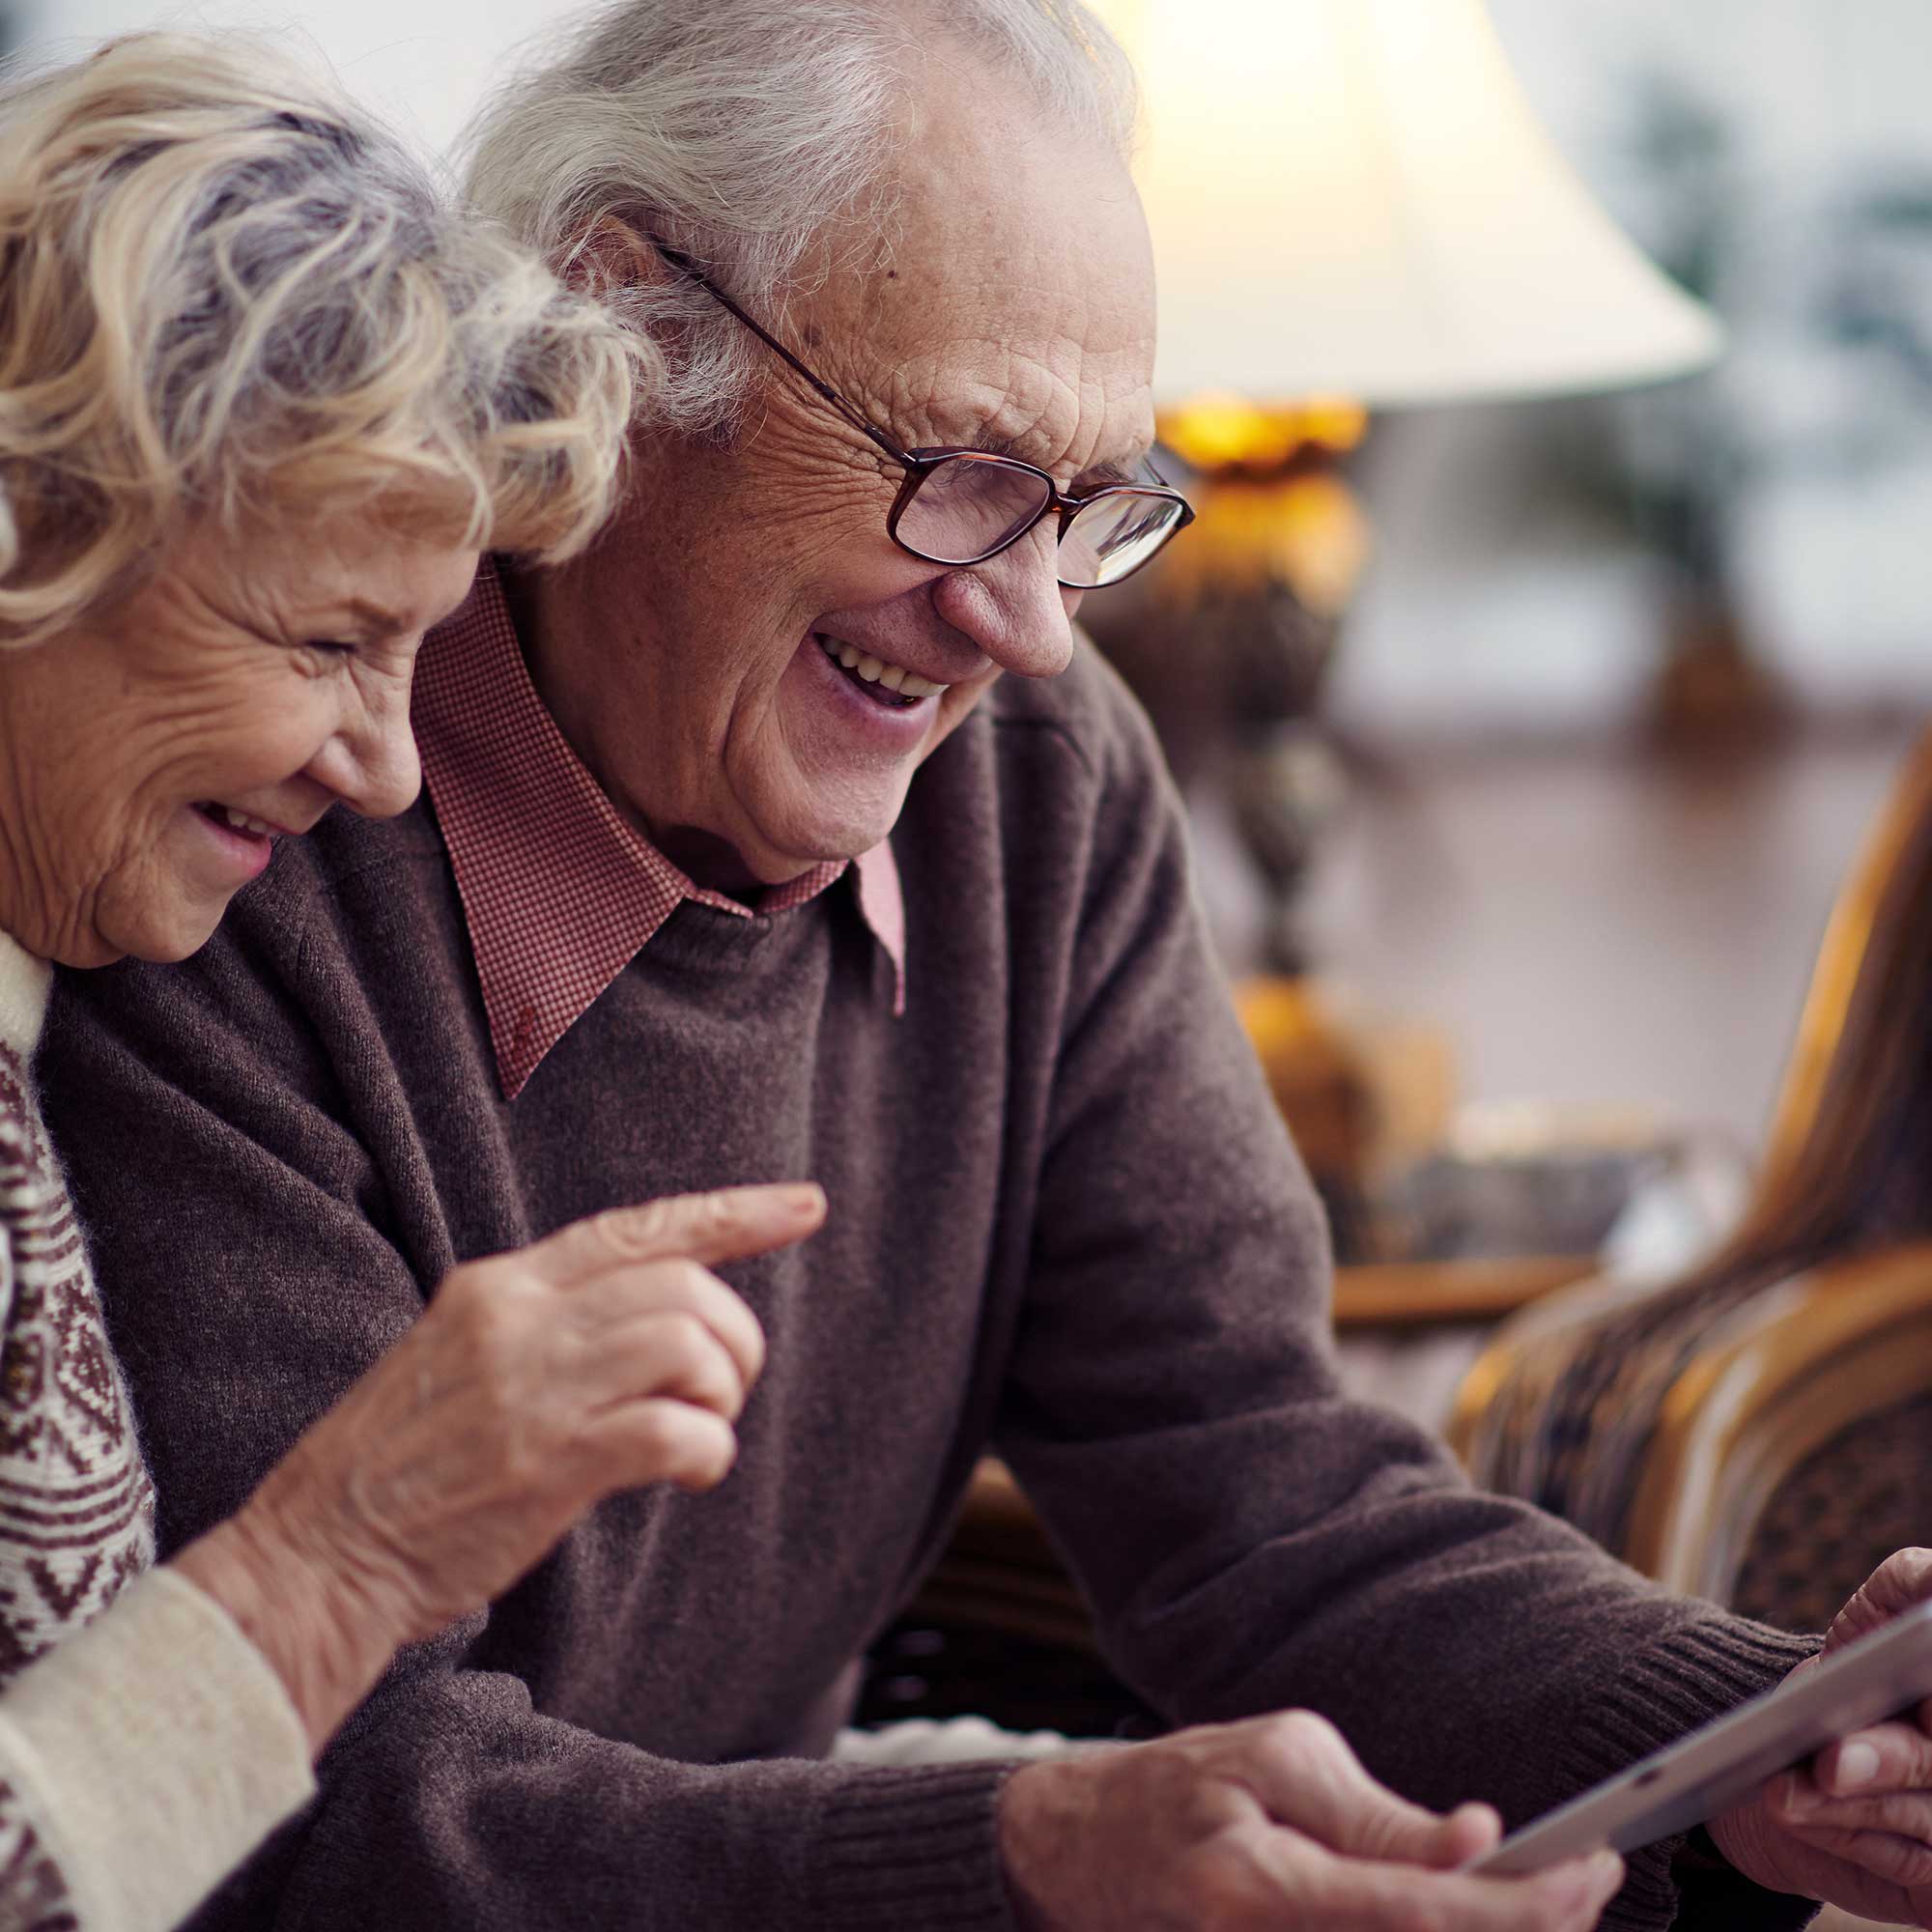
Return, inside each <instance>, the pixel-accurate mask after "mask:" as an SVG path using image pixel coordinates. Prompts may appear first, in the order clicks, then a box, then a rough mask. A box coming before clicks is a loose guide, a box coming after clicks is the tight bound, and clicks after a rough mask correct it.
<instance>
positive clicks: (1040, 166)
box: [817, 75, 1154, 469]
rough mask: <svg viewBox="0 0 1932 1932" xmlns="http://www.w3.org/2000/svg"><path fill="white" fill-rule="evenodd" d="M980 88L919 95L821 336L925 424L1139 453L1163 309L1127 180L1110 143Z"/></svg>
mask: <svg viewBox="0 0 1932 1932" xmlns="http://www.w3.org/2000/svg"><path fill="white" fill-rule="evenodd" d="M990 84H994V85H996V84H997V83H996V82H994V83H990ZM988 85H989V82H988V81H987V79H986V78H985V77H984V76H983V75H982V76H981V77H980V82H979V87H978V90H977V91H978V92H979V93H980V94H983V93H984V91H985V89H986V87H987V86H988ZM975 91H976V90H975V89H974V88H973V87H971V86H961V87H959V88H957V89H952V88H949V87H947V86H944V85H942V86H939V87H937V88H936V89H934V90H933V91H932V92H931V95H930V96H929V98H928V99H926V100H925V101H924V103H923V107H922V110H921V112H920V113H919V114H918V116H917V119H916V123H915V125H914V127H913V128H912V129H911V130H910V132H909V134H908V136H907V138H906V140H905V142H904V144H903V146H902V148H901V151H900V156H899V160H898V164H897V168H896V174H895V189H896V193H895V214H894V219H893V221H892V223H891V239H890V242H889V244H888V246H887V247H886V248H885V250H884V251H883V252H882V253H881V255H880V256H879V258H878V259H877V260H876V261H875V262H873V263H870V264H868V265H867V266H866V267H865V269H864V270H863V271H862V272H860V273H857V274H853V275H850V276H838V277H836V278H835V280H834V282H833V283H831V284H828V288H827V295H828V297H829V298H831V304H830V312H829V313H827V314H825V315H824V316H823V317H822V318H820V319H819V320H818V322H817V330H818V333H819V335H820V339H821V342H822V343H823V344H824V346H825V348H826V350H827V351H828V352H829V355H830V357H831V359H833V360H834V361H835V362H836V363H837V365H838V367H839V368H840V369H841V370H842V371H843V372H844V374H845V375H846V377H847V379H848V380H850V381H852V382H854V383H855V384H858V385H859V386H860V387H861V388H862V389H863V390H864V391H865V392H866V393H867V395H868V396H869V397H870V398H871V399H872V400H874V401H875V402H876V403H877V404H878V405H880V406H881V407H884V408H887V409H888V410H890V412H891V413H892V417H893V421H894V424H895V428H896V429H897V431H898V433H899V434H901V435H903V436H905V437H907V438H909V439H911V440H915V441H918V442H922V443H947V442H962V443H975V442H977V443H982V444H983V443H987V442H992V443H996V444H999V445H1001V446H1005V447H1008V448H1009V450H1010V451H1011V453H1013V454H1016V455H1021V456H1025V457H1028V458H1029V459H1030V460H1032V461H1035V462H1038V463H1041V464H1043V465H1045V466H1046V467H1048V468H1053V469H1069V468H1070V469H1079V468H1083V467H1086V466H1087V465H1090V464H1094V463H1105V462H1118V461H1122V460H1123V459H1126V458H1130V457H1132V456H1134V455H1137V454H1139V453H1140V452H1142V451H1143V450H1145V449H1146V447H1147V446H1148V443H1149V441H1150V440H1151V435H1152V412H1151V391H1150V383H1151V375H1152V368H1153V336H1154V308H1153V266H1152V258H1151V251H1150V248H1149V243H1148V237H1147V224H1146V221H1145V219H1144V217H1143V215H1142V213H1141V208H1140V202H1139V198H1138V197H1137V195H1136V194H1135V192H1134V188H1133V185H1132V182H1131V180H1130V179H1129V177H1128V175H1127V172H1126V169H1125V167H1124V166H1123V165H1122V163H1121V162H1120V161H1119V160H1118V159H1117V158H1115V156H1112V155H1110V154H1108V153H1107V152H1106V151H1105V150H1104V149H1102V148H1099V147H1097V146H1095V145H1094V144H1093V143H1092V142H1090V141H1087V140H1084V139H1078V138H1069V137H1067V136H1065V135H1063V134H1061V133H1060V132H1059V131H1058V130H1056V129H1055V128H1052V127H1051V126H1048V125H1044V124H1043V123H1042V122H1041V120H1040V119H1039V117H1038V116H1037V113H1035V114H1030V113H1029V112H1027V111H1026V106H1025V103H1021V102H1009V103H1003V102H997V101H995V102H990V103H989V102H987V101H985V100H983V99H979V100H976V99H974V98H973V95H974V93H975ZM833 380H834V381H835V382H837V381H838V377H837V376H835V377H834V378H833Z"/></svg>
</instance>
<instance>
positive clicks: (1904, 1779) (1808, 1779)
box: [1710, 1549, 1932, 1926]
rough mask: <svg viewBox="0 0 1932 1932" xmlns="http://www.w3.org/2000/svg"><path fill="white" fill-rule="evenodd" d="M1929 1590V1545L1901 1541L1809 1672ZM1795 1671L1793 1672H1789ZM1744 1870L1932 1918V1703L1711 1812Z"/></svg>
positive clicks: (1802, 1669)
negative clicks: (1728, 1807) (1744, 1801)
mask: <svg viewBox="0 0 1932 1932" xmlns="http://www.w3.org/2000/svg"><path fill="white" fill-rule="evenodd" d="M1928 1597H1932V1550H1928V1549H1901V1550H1900V1551H1899V1552H1898V1553H1897V1554H1896V1555H1895V1556H1891V1557H1889V1558H1888V1559H1887V1560H1886V1561H1885V1562H1884V1563H1883V1564H1881V1565H1880V1566H1879V1568H1878V1569H1877V1570H1875V1571H1873V1572H1872V1574H1871V1576H1870V1577H1869V1578H1868V1579H1867V1580H1866V1582H1865V1585H1864V1587H1863V1588H1862V1589H1861V1590H1860V1592H1859V1593H1858V1595H1857V1596H1855V1597H1854V1598H1853V1599H1852V1601H1851V1602H1850V1603H1849V1604H1847V1605H1845V1607H1844V1608H1843V1609H1842V1610H1840V1611H1839V1612H1838V1614H1837V1617H1836V1619H1835V1620H1834V1621H1833V1625H1832V1628H1831V1631H1830V1633H1829V1634H1827V1636H1826V1638H1825V1648H1824V1651H1823V1652H1822V1653H1821V1655H1820V1656H1819V1657H1816V1658H1813V1659H1811V1660H1809V1661H1808V1662H1804V1663H1801V1664H1800V1665H1799V1666H1798V1668H1797V1669H1796V1670H1794V1671H1793V1672H1792V1673H1791V1675H1792V1677H1802V1676H1804V1674H1805V1673H1806V1672H1808V1671H1811V1670H1814V1669H1816V1668H1817V1666H1818V1664H1819V1663H1820V1662H1823V1660H1824V1659H1825V1658H1827V1657H1831V1656H1833V1654H1834V1653H1835V1652H1837V1651H1840V1650H1842V1649H1843V1648H1844V1647H1845V1646H1846V1645H1847V1644H1848V1643H1851V1642H1852V1641H1854V1639H1856V1638H1858V1637H1861V1636H1864V1635H1866V1634H1868V1633H1869V1632H1871V1631H1875V1630H1877V1629H1878V1627H1879V1626H1880V1625H1881V1624H1884V1623H1889V1621H1890V1620H1891V1619H1892V1618H1893V1617H1895V1616H1897V1615H1898V1614H1899V1613H1900V1612H1901V1611H1903V1610H1909V1609H1910V1608H1911V1607H1912V1606H1913V1605H1915V1604H1918V1603H1923V1602H1924V1601H1925V1600H1926V1599H1927V1598H1928ZM1787 1681H1789V1680H1787ZM1710 1829H1711V1835H1712V1837H1713V1838H1715V1839H1716V1840H1717V1842H1718V1846H1719V1850H1720V1851H1722V1853H1723V1855H1724V1856H1725V1858H1727V1859H1729V1860H1730V1861H1731V1863H1732V1864H1734V1865H1736V1866H1737V1868H1738V1869H1739V1870H1740V1871H1741V1872H1743V1873H1744V1874H1745V1875H1746V1876H1747V1877H1748V1878H1753V1879H1755V1880H1756V1881H1757V1882H1758V1884H1760V1885H1762V1886H1766V1887H1768V1888H1769V1889H1772V1890H1773V1891H1795V1892H1800V1893H1803V1894H1804V1896H1806V1897H1808V1898H1822V1899H1824V1900H1825V1901H1826V1902H1827V1903H1828V1904H1832V1905H1840V1906H1843V1907H1845V1908H1846V1909H1847V1910H1849V1911H1852V1912H1856V1913H1859V1914H1861V1915H1862V1916H1863V1917H1864V1918H1878V1919H1883V1920H1885V1921H1887V1922H1888V1923H1891V1924H1905V1925H1926V1926H1932V1703H1927V1704H1923V1705H1921V1706H1920V1707H1919V1708H1918V1711H1917V1712H1916V1713H1914V1715H1913V1718H1912V1719H1910V1720H1900V1721H1897V1722H1893V1723H1889V1724H1875V1725H1873V1727H1872V1728H1871V1729H1870V1730H1866V1731H1858V1732H1855V1733H1854V1734H1853V1735H1852V1736H1851V1737H1848V1738H1843V1739H1841V1740H1840V1741H1839V1742H1838V1743H1837V1744H1835V1745H1833V1746H1832V1747H1831V1748H1830V1749H1829V1750H1824V1751H1821V1752H1819V1754H1818V1755H1817V1757H1815V1758H1814V1759H1813V1760H1812V1761H1811V1763H1810V1765H1809V1766H1808V1767H1806V1768H1804V1769H1803V1770H1800V1771H1796V1772H1792V1773H1789V1774H1787V1775H1786V1776H1781V1777H1776V1778H1774V1779H1773V1780H1772V1781H1771V1783H1770V1784H1768V1785H1767V1786H1766V1787H1765V1788H1764V1790H1763V1791H1761V1792H1760V1793H1759V1794H1758V1795H1757V1797H1756V1798H1755V1799H1753V1800H1752V1801H1751V1803H1749V1804H1740V1805H1739V1806H1737V1808H1736V1809H1735V1810H1731V1811H1726V1812H1724V1813H1723V1814H1722V1816H1720V1817H1719V1818H1715V1819H1713V1820H1712V1822H1711V1828H1710Z"/></svg>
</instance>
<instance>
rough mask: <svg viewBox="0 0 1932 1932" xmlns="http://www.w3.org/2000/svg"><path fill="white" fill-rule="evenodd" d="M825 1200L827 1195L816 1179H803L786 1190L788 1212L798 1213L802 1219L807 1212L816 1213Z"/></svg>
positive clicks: (785, 1203)
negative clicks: (821, 1189)
mask: <svg viewBox="0 0 1932 1932" xmlns="http://www.w3.org/2000/svg"><path fill="white" fill-rule="evenodd" d="M824 1201H825V1196H824V1194H823V1193H822V1192H821V1191H820V1189H819V1186H818V1184H817V1182H816V1181H810V1180H808V1181H802V1182H800V1183H799V1184H797V1185H796V1186H792V1187H787V1188H786V1189H785V1191H784V1205H785V1211H786V1213H788V1214H796V1215H798V1216H799V1217H800V1218H801V1219H803V1218H804V1216H806V1215H807V1214H816V1213H817V1212H818V1210H819V1208H820V1207H821V1206H822V1205H823V1204H824Z"/></svg>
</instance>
